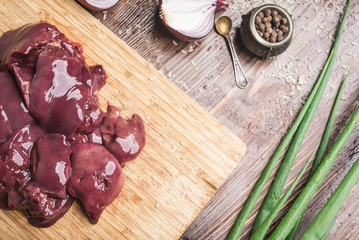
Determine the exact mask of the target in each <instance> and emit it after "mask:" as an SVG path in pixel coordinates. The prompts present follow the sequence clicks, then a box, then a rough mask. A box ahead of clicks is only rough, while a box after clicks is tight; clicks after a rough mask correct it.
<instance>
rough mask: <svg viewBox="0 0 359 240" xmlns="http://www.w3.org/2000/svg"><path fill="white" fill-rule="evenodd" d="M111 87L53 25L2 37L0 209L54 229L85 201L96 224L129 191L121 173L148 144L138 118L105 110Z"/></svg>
mask: <svg viewBox="0 0 359 240" xmlns="http://www.w3.org/2000/svg"><path fill="white" fill-rule="evenodd" d="M106 79H107V75H106V72H105V70H104V69H103V67H102V66H101V65H95V66H92V67H89V66H88V65H87V64H86V62H85V58H84V57H83V56H82V47H81V45H80V44H77V43H73V42H71V41H70V40H68V39H67V38H66V37H65V35H64V34H62V33H61V32H60V31H59V30H58V29H57V28H56V27H55V26H53V25H51V24H48V23H45V22H41V23H37V24H28V25H25V26H23V27H21V28H18V29H15V30H12V31H9V32H6V33H5V34H3V35H2V36H1V37H0V85H1V86H2V87H1V88H0V208H2V209H20V210H22V211H24V212H25V213H26V215H27V217H28V222H29V223H30V224H32V225H33V226H35V227H50V226H51V225H53V224H54V223H56V221H58V220H59V219H60V218H61V217H62V216H63V215H64V214H65V213H66V212H67V211H68V210H69V209H70V207H71V205H72V203H73V201H74V198H78V199H79V200H80V201H81V202H82V204H83V205H84V207H85V210H86V213H87V214H88V215H89V218H90V220H91V222H92V223H97V221H98V220H99V218H100V216H101V214H102V212H103V210H104V208H105V207H106V206H107V205H109V204H110V203H111V202H112V201H113V200H114V199H115V198H117V196H118V195H119V193H120V192H121V190H122V187H123V185H124V176H123V173H122V168H121V165H123V164H124V162H126V161H129V160H133V159H134V158H136V157H137V155H138V154H139V153H140V151H141V150H142V149H143V147H144V144H145V129H144V125H143V122H142V120H141V118H140V117H139V116H138V115H134V117H133V118H132V119H131V120H125V119H123V118H122V117H120V115H119V109H118V108H116V107H113V106H109V107H108V112H107V114H106V113H105V112H103V111H102V110H101V108H100V107H99V100H98V93H99V90H100V89H101V88H102V87H103V86H104V85H105V83H106ZM102 144H104V145H102ZM106 148H107V149H106ZM116 158H117V159H116Z"/></svg>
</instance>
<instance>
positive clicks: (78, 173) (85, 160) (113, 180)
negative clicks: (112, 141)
mask: <svg viewBox="0 0 359 240" xmlns="http://www.w3.org/2000/svg"><path fill="white" fill-rule="evenodd" d="M71 164H72V174H71V177H70V179H69V181H68V183H67V189H68V191H69V193H70V194H71V195H72V196H73V197H75V198H78V199H80V201H81V202H82V204H83V205H84V207H85V210H86V212H87V214H88V215H89V217H90V220H91V222H92V223H97V221H98V219H99V218H100V215H101V213H102V211H103V210H104V208H105V207H106V206H107V205H109V204H110V203H111V202H112V201H113V200H114V199H115V198H116V197H117V196H118V195H119V193H120V192H121V190H122V187H123V184H124V177H123V174H122V169H121V167H120V165H119V163H118V162H117V160H116V158H115V157H114V156H113V155H112V154H111V153H110V152H108V151H107V150H106V149H105V148H104V147H103V146H102V145H100V144H96V143H79V144H76V145H75V146H73V147H72V155H71Z"/></svg>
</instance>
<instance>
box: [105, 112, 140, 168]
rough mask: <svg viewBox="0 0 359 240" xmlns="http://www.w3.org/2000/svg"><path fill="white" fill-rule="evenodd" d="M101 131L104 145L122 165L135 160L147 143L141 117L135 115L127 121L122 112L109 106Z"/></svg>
mask: <svg viewBox="0 0 359 240" xmlns="http://www.w3.org/2000/svg"><path fill="white" fill-rule="evenodd" d="M100 131H101V134H102V138H103V144H104V146H105V147H106V148H107V150H109V151H110V152H111V153H112V154H113V155H114V156H115V157H116V158H117V160H118V161H119V162H120V163H124V162H127V161H130V160H133V159H135V158H136V157H137V156H138V154H140V152H141V151H142V149H143V148H144V146H145V143H146V132H145V126H144V124H143V121H142V119H141V117H140V116H138V115H137V114H135V115H133V118H132V119H129V120H125V119H124V118H122V117H121V116H120V110H119V109H118V108H116V107H114V106H108V109H107V116H106V117H105V118H104V120H103V122H102V124H101V126H100Z"/></svg>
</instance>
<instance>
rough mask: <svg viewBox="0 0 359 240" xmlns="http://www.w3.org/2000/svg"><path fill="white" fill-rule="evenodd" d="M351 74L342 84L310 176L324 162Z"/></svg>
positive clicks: (346, 76)
mask: <svg viewBox="0 0 359 240" xmlns="http://www.w3.org/2000/svg"><path fill="white" fill-rule="evenodd" d="M349 72H350V70H349V71H348V72H347V74H346V75H345V78H344V81H343V82H342V84H341V86H340V88H339V91H338V94H337V97H336V99H335V102H334V105H333V107H332V111H331V113H330V115H329V119H328V122H327V126H326V128H325V131H324V134H323V137H322V140H321V142H320V145H319V148H318V152H317V155H316V156H315V159H314V162H313V166H312V169H311V170H310V175H309V176H313V174H314V173H315V171H316V170H317V168H318V166H319V164H320V163H321V161H322V159H323V157H324V154H325V150H326V149H327V146H328V142H329V137H330V134H331V132H332V129H333V125H334V121H335V117H336V115H337V112H338V108H339V104H340V100H341V98H342V95H343V92H344V87H345V84H346V82H347V79H348V76H349Z"/></svg>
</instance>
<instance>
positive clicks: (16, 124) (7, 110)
mask: <svg viewBox="0 0 359 240" xmlns="http://www.w3.org/2000/svg"><path fill="white" fill-rule="evenodd" d="M0 86H1V87H0V105H1V106H2V107H1V109H0V111H1V116H0V119H1V118H2V119H1V120H0V124H1V121H2V122H3V124H5V122H8V125H10V130H14V129H19V128H22V127H24V126H26V125H34V124H35V121H34V119H33V118H32V116H31V115H30V114H29V111H28V109H27V108H26V105H25V103H24V101H23V98H22V96H21V94H20V92H19V90H18V88H17V85H16V81H15V79H14V77H13V76H12V75H11V74H10V73H9V72H7V71H6V72H0ZM1 131H5V130H1ZM6 135H7V134H6ZM5 137H6V136H5ZM2 139H3V138H1V136H0V142H1V140H2Z"/></svg>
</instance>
